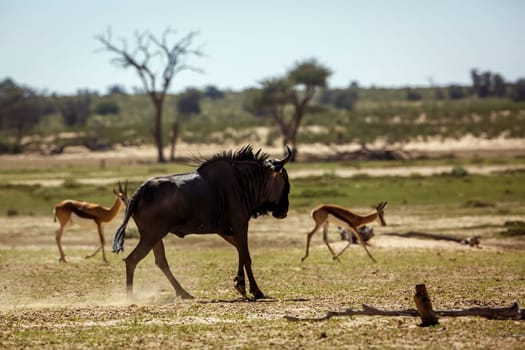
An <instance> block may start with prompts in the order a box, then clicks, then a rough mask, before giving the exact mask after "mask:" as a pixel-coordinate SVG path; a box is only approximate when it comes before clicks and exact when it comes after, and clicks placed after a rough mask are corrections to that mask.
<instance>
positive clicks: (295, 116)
mask: <svg viewBox="0 0 525 350" xmlns="http://www.w3.org/2000/svg"><path fill="white" fill-rule="evenodd" d="M331 74H332V73H331V71H330V70H329V69H328V68H326V67H325V66H323V65H321V64H320V63H318V62H317V61H316V60H315V59H308V60H305V61H303V62H298V63H296V64H295V66H294V67H293V68H292V69H291V70H289V71H288V73H287V75H286V76H285V77H284V78H271V79H266V80H263V81H261V83H260V84H261V89H260V91H258V92H257V93H255V94H254V95H253V97H252V101H251V103H250V109H251V110H252V111H253V112H256V114H258V115H263V116H264V115H271V116H273V118H274V119H275V121H276V123H277V125H278V127H279V130H280V132H281V136H282V141H283V148H284V149H286V145H288V144H291V145H292V158H291V161H295V158H296V156H297V152H298V151H297V132H298V131H299V127H300V126H301V122H302V120H303V117H304V114H305V113H306V107H307V105H308V103H309V102H310V101H311V99H312V97H313V96H314V94H315V92H316V91H317V89H318V88H323V87H326V85H327V79H328V77H329V76H330V75H331ZM288 107H291V108H288Z"/></svg>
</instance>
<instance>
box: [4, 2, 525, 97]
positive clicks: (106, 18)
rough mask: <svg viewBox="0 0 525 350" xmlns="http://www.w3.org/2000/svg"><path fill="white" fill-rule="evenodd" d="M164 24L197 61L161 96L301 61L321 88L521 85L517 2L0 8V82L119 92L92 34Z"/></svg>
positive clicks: (522, 12) (248, 78) (255, 77)
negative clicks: (311, 66) (319, 69)
mask: <svg viewBox="0 0 525 350" xmlns="http://www.w3.org/2000/svg"><path fill="white" fill-rule="evenodd" d="M168 26H169V27H171V28H172V29H174V30H176V31H177V33H178V34H179V36H175V37H173V38H179V37H180V36H182V35H184V34H187V33H188V32H190V31H199V33H200V34H199V36H198V37H197V38H196V40H195V42H196V44H199V45H202V50H203V51H204V52H205V53H206V55H207V56H206V57H203V58H195V59H192V60H191V61H190V63H192V64H193V65H195V66H198V67H200V68H202V69H203V70H204V71H205V73H204V74H198V73H194V72H182V73H181V74H180V75H178V76H176V77H175V79H174V81H173V84H172V87H171V89H170V90H171V91H172V92H173V91H180V90H182V89H184V88H186V87H188V86H195V87H202V86H205V85H208V84H213V85H216V86H218V87H220V88H232V89H234V90H239V89H243V88H246V87H249V86H256V85H257V83H258V81H260V80H261V79H264V78H267V77H272V76H278V75H283V74H285V72H286V71H287V69H289V68H290V67H292V66H293V64H294V63H295V62H297V61H300V60H303V59H306V58H311V57H314V58H316V59H317V60H318V61H319V62H321V63H323V64H324V65H326V66H328V67H329V68H330V69H331V70H332V71H333V75H332V76H331V78H330V81H329V84H330V86H333V87H344V86H347V85H348V84H349V83H350V82H351V81H352V80H357V81H358V82H359V83H360V84H361V85H363V86H370V85H371V84H375V85H377V86H406V85H423V86H428V85H429V79H430V78H431V79H432V81H433V82H434V83H435V84H438V85H444V84H450V83H463V84H466V83H470V76H469V71H470V69H471V68H474V67H476V68H479V69H480V70H482V71H484V70H490V71H492V72H497V73H500V74H502V75H503V77H504V78H505V79H506V80H509V81H515V80H516V79H518V78H520V77H525V63H524V62H525V44H524V43H525V1H523V0H493V1H489V0H441V1H430V0H429V1H423V0H419V1H417V0H398V1H395V0H392V1H389V0H384V1H382V0H371V1H354V0H346V1H338V0H323V1H321V0H318V1H309V0H302V1H295V0H293V1H286V0H265V1H246V0H230V1H212V0H187V1H179V0H171V1H169V0H141V1H136V0H114V1H111V0H90V1H80V0H78V1H74V0H0V79H4V78H6V77H10V78H12V79H14V80H15V81H16V82H18V83H21V84H25V85H29V86H31V87H34V88H37V89H48V91H55V92H59V93H73V92H75V91H76V90H77V89H79V88H88V89H96V90H98V91H100V92H105V91H106V89H107V87H108V86H109V85H112V84H122V85H124V86H125V87H126V88H127V89H128V90H131V88H132V87H133V86H137V87H138V86H140V81H139V79H138V77H137V76H136V74H135V72H134V71H133V70H131V69H128V70H124V69H121V68H118V67H115V66H113V65H112V64H111V63H110V58H111V55H110V54H109V53H107V52H98V53H97V52H96V50H97V49H98V48H100V45H99V44H98V43H97V41H96V40H95V39H94V37H95V35H97V34H102V33H105V31H106V30H107V28H108V27H111V28H112V32H113V35H114V36H115V37H117V36H120V37H126V38H128V39H129V42H130V43H131V42H132V39H133V35H134V32H135V31H137V30H138V31H144V30H150V31H151V32H152V33H154V34H156V35H160V34H161V33H162V32H163V30H164V29H165V28H167V27H168Z"/></svg>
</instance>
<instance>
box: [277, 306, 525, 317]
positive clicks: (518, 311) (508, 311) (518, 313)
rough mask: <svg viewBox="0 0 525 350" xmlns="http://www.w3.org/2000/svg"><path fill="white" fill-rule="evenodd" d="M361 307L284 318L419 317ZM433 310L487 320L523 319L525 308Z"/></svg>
mask: <svg viewBox="0 0 525 350" xmlns="http://www.w3.org/2000/svg"><path fill="white" fill-rule="evenodd" d="M362 307H363V309H362V310H352V309H345V310H343V311H328V312H327V313H326V315H324V316H321V317H295V316H284V318H286V319H287V320H288V321H325V320H328V319H330V318H332V317H337V316H392V317H396V316H408V317H420V315H419V311H418V310H416V309H404V310H382V309H378V308H375V307H373V306H369V305H366V304H363V305H362ZM434 312H435V314H436V315H437V316H440V317H463V316H478V317H483V318H486V319H489V320H525V309H522V308H521V307H520V305H519V303H518V301H514V302H512V304H511V305H510V306H508V307H472V308H467V309H461V310H435V311H434Z"/></svg>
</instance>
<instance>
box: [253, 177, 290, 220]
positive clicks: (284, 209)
mask: <svg viewBox="0 0 525 350" xmlns="http://www.w3.org/2000/svg"><path fill="white" fill-rule="evenodd" d="M281 172H282V174H283V176H284V188H283V192H282V194H281V199H280V200H279V203H277V204H275V203H272V202H265V203H263V204H262V205H261V206H259V207H257V208H256V209H255V210H254V211H253V212H252V217H253V218H256V217H258V216H261V215H268V213H270V212H271V213H272V215H273V216H274V217H276V218H279V219H282V218H285V217H286V215H287V214H288V207H289V201H288V195H289V193H290V182H289V181H288V173H287V172H286V169H285V168H282V170H281Z"/></svg>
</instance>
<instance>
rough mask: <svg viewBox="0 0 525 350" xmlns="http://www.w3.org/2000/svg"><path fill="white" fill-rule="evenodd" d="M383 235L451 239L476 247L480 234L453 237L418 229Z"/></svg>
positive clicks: (439, 239) (440, 239)
mask: <svg viewBox="0 0 525 350" xmlns="http://www.w3.org/2000/svg"><path fill="white" fill-rule="evenodd" d="M383 236H397V237H404V238H423V239H434V240H437V241H451V242H456V243H460V244H465V245H469V246H471V247H477V248H479V244H480V236H472V237H468V238H460V237H454V236H450V235H442V234H435V233H427V232H418V231H408V232H403V233H400V232H386V233H383Z"/></svg>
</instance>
